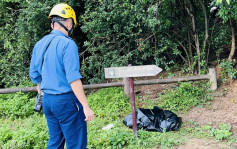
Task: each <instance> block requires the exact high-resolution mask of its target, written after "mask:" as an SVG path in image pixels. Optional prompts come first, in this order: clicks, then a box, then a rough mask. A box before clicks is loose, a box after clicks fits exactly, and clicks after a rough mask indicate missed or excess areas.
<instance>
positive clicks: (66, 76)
mask: <svg viewBox="0 0 237 149" xmlns="http://www.w3.org/2000/svg"><path fill="white" fill-rule="evenodd" d="M54 36H55V37H54ZM53 37H54V38H53ZM52 38H53V40H52V41H51V43H50V45H49V47H48V49H47V51H46V52H45V50H46V47H47V46H48V44H49V42H50V40H51V39H52ZM44 52H45V55H44ZM43 55H44V62H43V66H42V60H43ZM79 70H80V63H79V56H78V48H77V45H76V43H75V42H74V41H73V40H72V39H71V38H70V37H68V36H66V35H65V34H63V33H62V32H61V31H58V30H53V31H52V32H51V33H50V34H49V35H46V36H45V37H43V38H42V39H41V40H40V41H38V42H37V43H36V45H35V47H34V50H33V54H32V58H31V63H30V71H29V74H30V78H31V80H32V81H33V82H34V83H41V85H40V89H41V90H43V92H45V93H47V94H62V93H67V92H71V91H72V88H71V86H70V83H71V82H73V81H76V80H78V79H80V78H82V76H81V74H80V72H79Z"/></svg>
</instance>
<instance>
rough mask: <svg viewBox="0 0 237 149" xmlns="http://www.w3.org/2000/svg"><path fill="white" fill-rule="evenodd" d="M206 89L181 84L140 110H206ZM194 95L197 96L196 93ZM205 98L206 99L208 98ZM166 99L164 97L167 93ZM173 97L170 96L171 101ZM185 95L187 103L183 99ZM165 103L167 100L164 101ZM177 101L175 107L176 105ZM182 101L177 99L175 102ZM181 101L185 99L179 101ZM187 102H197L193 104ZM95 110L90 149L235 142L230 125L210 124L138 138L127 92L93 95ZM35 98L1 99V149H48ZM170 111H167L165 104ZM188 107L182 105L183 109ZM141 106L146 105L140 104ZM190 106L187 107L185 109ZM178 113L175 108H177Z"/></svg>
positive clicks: (117, 90)
mask: <svg viewBox="0 0 237 149" xmlns="http://www.w3.org/2000/svg"><path fill="white" fill-rule="evenodd" d="M205 86H207V85H206V84H202V83H200V84H197V83H194V84H191V83H180V84H179V87H177V88H174V89H171V90H168V91H167V92H166V95H160V98H157V99H153V100H152V102H149V101H151V100H149V99H146V100H141V99H139V97H138V99H136V101H137V102H139V103H144V105H143V106H142V107H140V108H152V107H153V106H159V107H161V106H162V107H163V108H165V109H166V107H167V109H171V110H174V111H176V110H179V111H180V110H181V111H183V110H184V111H186V110H188V109H190V108H191V107H193V106H197V105H202V104H204V103H205V102H206V101H207V100H210V94H209V92H208V91H204V90H206V88H205ZM192 90H193V92H191V91H192ZM204 93H205V96H201V94H204ZM163 94H165V93H163ZM168 95H169V96H168ZM182 96H184V97H185V98H181V97H182ZM197 96H200V97H202V98H199V100H200V101H199V102H197V101H196V100H197V99H196V98H197ZM164 98H166V100H163V99H164ZM171 98H172V99H173V100H175V102H173V101H172V100H171ZM176 98H177V100H176ZM178 98H180V99H178ZM184 99H186V100H185V101H187V99H190V101H188V102H194V103H195V104H190V103H188V102H185V101H184ZM88 101H89V102H90V104H91V106H92V109H93V110H94V111H95V113H96V118H95V120H93V121H92V122H90V123H88V148H127V149H133V148H142V149H143V148H144V149H145V148H157V147H158V148H159V147H160V148H167V149H168V148H172V147H174V146H178V145H181V144H184V143H185V140H186V138H187V137H188V136H189V137H196V138H198V137H203V138H206V139H214V140H217V141H222V140H223V139H227V140H228V141H229V142H232V143H233V142H236V141H235V140H234V137H233V136H232V133H231V132H230V129H231V128H230V126H229V125H227V124H221V125H219V128H214V126H212V125H211V124H210V125H206V126H204V127H201V126H200V125H199V124H196V123H194V122H190V123H184V124H183V125H182V127H181V129H180V131H176V132H165V133H160V132H147V131H143V130H139V131H138V138H134V137H133V133H132V130H131V129H129V128H127V127H126V126H125V125H124V124H123V122H122V121H123V117H124V116H126V115H127V114H129V113H130V110H131V107H130V101H129V98H128V97H125V96H124V93H123V89H122V88H106V89H101V90H98V91H96V92H93V93H91V94H90V95H89V96H88ZM34 102H35V101H34V97H33V95H32V94H29V93H27V94H26V93H16V94H8V95H4V94H2V95H0V103H1V104H0V105H1V108H0V111H1V115H0V120H1V124H0V148H3V149H8V148H11V149H18V148H26V149H33V148H34V149H40V148H46V146H47V140H48V133H47V124H46V120H45V117H44V116H43V114H42V113H41V114H39V113H34V112H33V110H32V108H33V105H34ZM166 104H167V105H168V106H165V105H166ZM182 104H183V106H182ZM141 105H142V104H141ZM184 105H185V106H184ZM176 106H177V108H174V107H176ZM109 124H113V125H114V127H113V128H111V129H108V130H103V129H102V128H103V127H105V126H107V125H109Z"/></svg>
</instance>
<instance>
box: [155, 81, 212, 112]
mask: <svg viewBox="0 0 237 149" xmlns="http://www.w3.org/2000/svg"><path fill="white" fill-rule="evenodd" d="M160 99H161V101H162V103H161V104H160V107H161V108H165V109H168V110H171V111H181V110H183V111H188V110H189V109H190V108H191V107H193V106H198V105H199V106H201V105H203V104H204V103H205V102H206V101H208V100H211V94H210V90H209V85H208V84H206V83H194V84H192V83H190V82H183V83H180V84H179V87H177V88H175V89H171V90H169V91H167V92H166V93H165V94H163V95H162V94H160Z"/></svg>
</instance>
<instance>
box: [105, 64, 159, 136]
mask: <svg viewBox="0 0 237 149" xmlns="http://www.w3.org/2000/svg"><path fill="white" fill-rule="evenodd" d="M104 71H105V78H127V77H129V88H130V100H131V109H132V122H133V133H134V135H135V137H137V122H136V107H135V96H134V81H133V77H145V76H156V75H157V74H158V73H160V72H161V71H162V69H161V68H159V67H157V66H156V65H142V66H131V65H129V66H128V67H110V68H105V69H104Z"/></svg>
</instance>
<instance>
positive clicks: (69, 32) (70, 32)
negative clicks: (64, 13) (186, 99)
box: [53, 20, 74, 36]
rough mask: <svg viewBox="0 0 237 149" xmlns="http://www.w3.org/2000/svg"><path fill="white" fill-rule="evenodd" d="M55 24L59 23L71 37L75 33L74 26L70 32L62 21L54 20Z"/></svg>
mask: <svg viewBox="0 0 237 149" xmlns="http://www.w3.org/2000/svg"><path fill="white" fill-rule="evenodd" d="M55 22H57V23H58V24H59V25H60V26H61V27H62V28H64V29H65V30H66V31H67V33H68V36H71V34H72V31H73V29H74V28H73V26H72V28H71V29H70V30H68V29H67V28H66V27H65V26H64V25H63V24H62V23H61V22H60V21H58V20H54V21H53V24H54V23H55Z"/></svg>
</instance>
